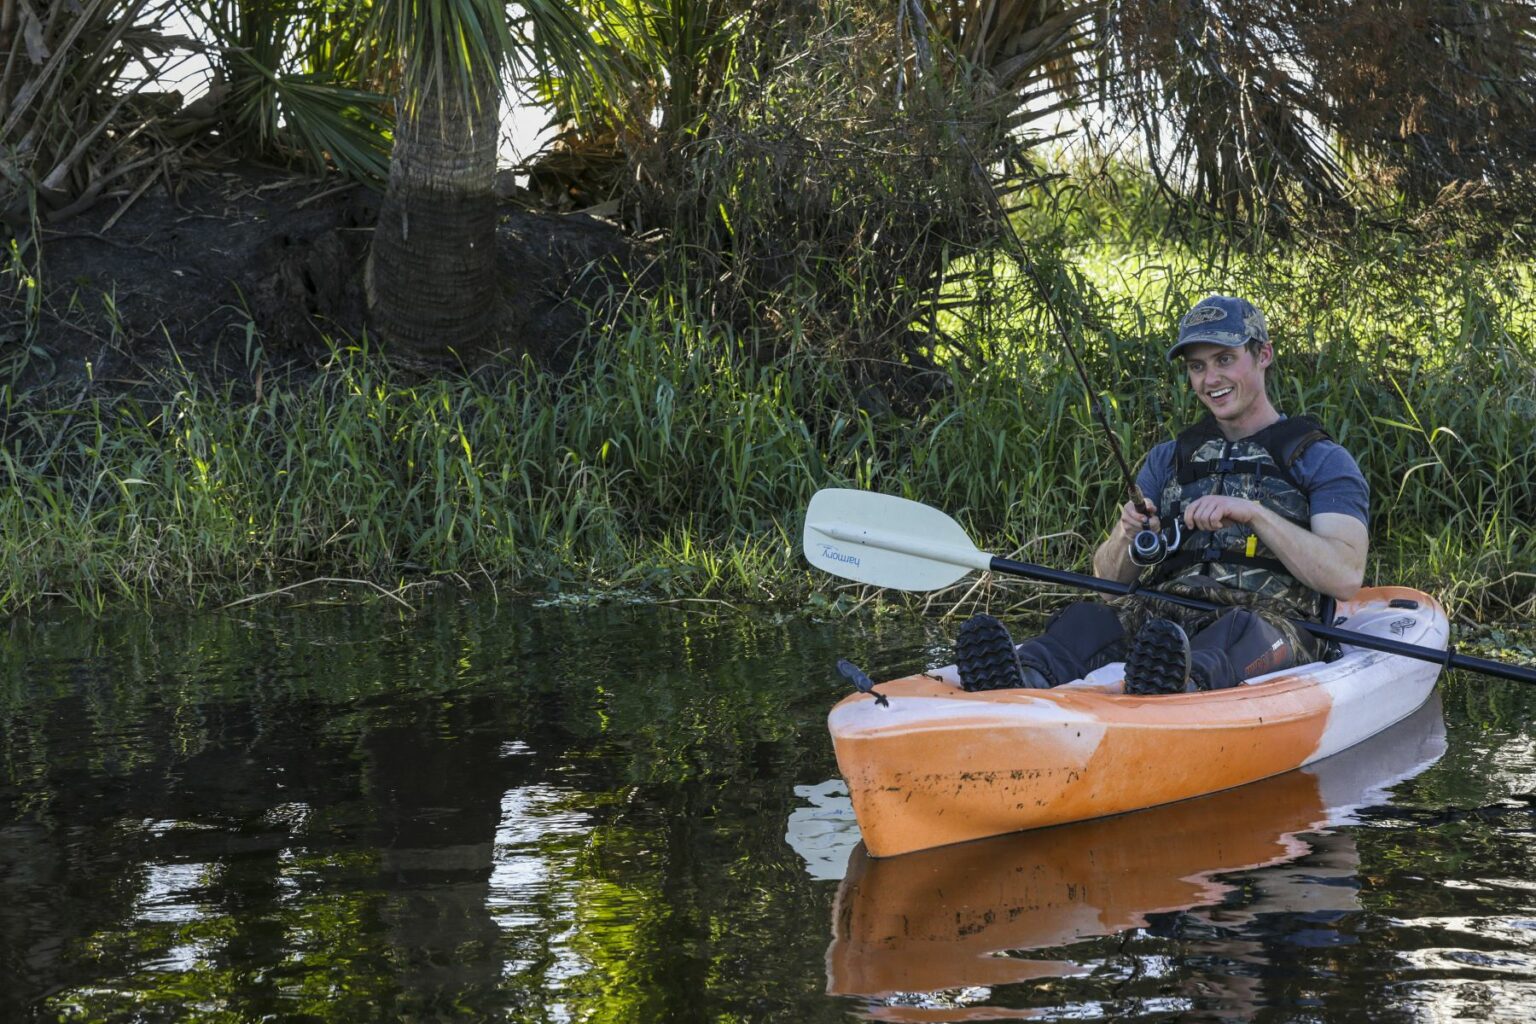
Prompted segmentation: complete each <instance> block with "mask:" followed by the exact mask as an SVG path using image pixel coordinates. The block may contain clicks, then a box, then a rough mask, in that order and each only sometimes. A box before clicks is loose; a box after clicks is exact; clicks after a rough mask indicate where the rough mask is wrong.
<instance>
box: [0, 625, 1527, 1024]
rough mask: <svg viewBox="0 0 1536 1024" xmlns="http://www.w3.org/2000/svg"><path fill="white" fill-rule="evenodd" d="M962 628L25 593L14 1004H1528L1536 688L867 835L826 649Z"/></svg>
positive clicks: (10, 1004)
mask: <svg viewBox="0 0 1536 1024" xmlns="http://www.w3.org/2000/svg"><path fill="white" fill-rule="evenodd" d="M944 632H945V631H944V629H943V628H941V627H935V626H932V625H927V626H924V625H922V624H919V623H913V622H911V621H907V620H898V619H881V620H876V621H862V622H853V623H850V622H836V623H818V622H813V621H809V620H807V619H804V618H800V617H788V618H785V619H782V620H774V619H772V618H770V617H767V616H765V615H763V614H755V615H743V614H737V613H735V612H732V611H730V610H729V609H724V608H721V607H719V606H711V605H680V606H663V607H656V606H633V607H628V606H624V607H616V606H610V607H598V608H593V607H585V608H584V607H579V606H565V607H544V608H537V607H531V606H528V605H525V604H507V603H501V604H497V603H496V602H495V601H493V600H491V598H490V597H489V596H488V595H487V596H479V597H474V598H464V597H462V595H459V596H453V595H446V596H443V597H439V598H436V599H433V600H431V601H429V602H428V603H427V605H426V607H424V608H422V609H420V610H418V611H416V612H415V613H408V612H406V611H404V610H403V609H398V608H393V607H390V606H388V605H379V606H373V607H366V608H363V607H357V606H341V605H325V604H309V605H304V606H298V607H284V608H279V607H273V606H267V607H256V608H254V609H252V608H242V609H235V610H233V611H228V612H222V613H203V614H197V615H182V614H176V615H162V616H160V617H158V618H156V619H154V620H149V619H145V618H142V617H126V618H120V619H115V620H113V621H109V622H103V623H92V622H88V621H84V620H81V619H79V618H76V617H73V616H66V615H58V616H55V617H53V618H46V619H42V620H34V621H32V622H30V623H22V622H16V623H13V624H12V625H11V626H10V630H9V638H8V642H7V643H6V644H5V646H4V654H3V664H4V677H3V681H0V731H3V732H0V737H3V738H0V1020H4V1021H13V1020H17V1021H21V1020H50V1021H51V1020H65V1021H84V1020H114V1021H117V1020H120V1021H172V1020H198V1021H217V1022H226V1021H227V1022H236V1021H239V1022H244V1021H269V1020H270V1021H332V1020H335V1021H373V1020H410V1021H437V1020H465V1021H480V1020H496V1021H771V1020H784V1021H822V1020H839V1021H840V1020H849V1019H860V1018H867V1019H875V1020H913V1021H935V1020H992V1019H1028V1020H1036V1019H1041V1020H1063V1019H1065V1020H1094V1019H1101V1020H1102V1019H1107V1020H1136V1019H1140V1020H1263V1021H1357V1020H1373V1021H1378V1020H1379V1021H1434V1022H1439V1021H1451V1020H1486V1021H1529V1020H1532V1019H1536V871H1533V870H1532V868H1533V859H1536V814H1533V808H1532V804H1531V802H1530V801H1528V800H1524V799H1521V797H1523V796H1527V795H1529V794H1530V793H1531V791H1532V790H1533V789H1536V778H1533V775H1532V772H1533V769H1536V724H1533V723H1536V697H1533V693H1532V691H1530V690H1525V689H1521V688H1520V687H1518V685H1517V684H1513V683H1503V682H1497V681H1486V680H1476V679H1470V678H1453V679H1451V680H1449V681H1448V682H1444V683H1442V687H1441V691H1442V694H1443V700H1442V701H1438V702H1434V703H1432V704H1431V705H1430V706H1428V708H1427V709H1426V711H1425V712H1423V713H1421V714H1420V715H1419V716H1417V717H1416V718H1414V719H1412V720H1410V721H1409V722H1407V723H1404V725H1403V726H1402V727H1400V728H1399V729H1397V730H1394V731H1393V733H1392V734H1390V735H1388V736H1387V737H1385V738H1384V739H1383V740H1381V741H1380V742H1376V743H1373V744H1372V746H1371V747H1370V748H1368V749H1364V750H1361V751H1359V752H1358V753H1357V755H1356V756H1354V757H1353V758H1352V759H1348V760H1345V759H1340V761H1339V763H1338V764H1337V765H1325V766H1324V769H1323V770H1320V771H1319V772H1317V773H1316V774H1315V775H1302V774H1300V773H1293V774H1292V775H1290V776H1286V777H1282V778H1281V779H1278V780H1271V781H1270V782H1268V783H1263V784H1260V785H1259V786H1255V787H1249V788H1248V789H1246V790H1239V791H1234V792H1233V793H1229V794H1222V795H1218V796H1216V797H1213V798H1208V799H1207V800H1205V801H1195V802H1191V803H1188V804H1183V805H1179V806H1177V807H1174V808H1164V809H1161V810H1157V811H1151V812H1145V813H1143V814H1139V815H1129V816H1125V817H1123V818H1119V819H1113V820H1111V821H1107V822H1098V823H1089V824H1087V825H1080V826H1071V827H1068V828H1062V829H1055V830H1049V831H1047V832H1041V833H1034V834H1029V835H1023V836H1014V837H1005V838H1002V839H998V840H992V841H989V842H985V843H974V844H969V845H967V846H963V847H957V848H954V849H952V850H946V851H934V852H932V853H928V854H919V855H914V856H913V857H908V858H895V859H892V860H887V861H870V860H869V859H868V858H865V857H864V856H863V855H862V852H861V851H857V850H851V849H850V848H851V846H852V844H853V840H854V838H855V837H854V835H853V834H852V833H851V832H850V830H849V827H848V824H847V821H846V811H845V809H844V805H843V804H842V803H841V802H840V801H839V798H838V795H837V793H836V791H835V788H834V787H832V786H829V785H827V783H829V782H830V781H832V780H834V779H835V776H836V769H835V765H834V762H833V758H832V752H831V748H830V743H829V741H828V739H827V737H826V732H825V728H824V725H823V722H824V717H825V713H826V710H827V708H828V707H829V706H830V704H831V703H832V702H833V700H835V699H836V698H837V697H838V696H840V694H841V693H842V689H841V686H840V685H839V684H838V683H837V682H836V681H835V680H834V679H833V676H832V674H831V672H830V670H829V666H830V665H831V663H832V661H833V660H834V659H835V658H836V657H838V656H849V657H852V658H854V659H855V660H856V661H860V662H861V663H862V664H863V665H864V666H865V667H866V668H867V669H869V670H870V671H871V673H872V674H874V675H876V676H880V675H889V674H892V673H893V672H895V671H897V670H900V669H906V668H910V667H915V666H921V665H923V664H928V663H932V662H933V661H934V660H935V659H936V658H938V657H940V656H942V655H943V654H944V650H943V646H942V645H943V636H944ZM1169 756H1170V757H1177V756H1178V752H1177V751H1170V752H1169ZM797 790H798V792H797ZM1349 805H1360V806H1358V807H1356V809H1355V810H1354V812H1353V813H1352V814H1347V815H1346V814H1342V813H1341V812H1340V811H1339V810H1338V809H1339V808H1344V807H1348V806H1349ZM1330 809H1332V810H1330ZM1328 825H1331V826H1332V827H1328V828H1324V826H1328ZM845 876H846V877H845Z"/></svg>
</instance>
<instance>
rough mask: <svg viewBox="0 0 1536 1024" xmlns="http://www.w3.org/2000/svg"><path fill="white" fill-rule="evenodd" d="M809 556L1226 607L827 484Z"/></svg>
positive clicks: (1334, 630) (1350, 637)
mask: <svg viewBox="0 0 1536 1024" xmlns="http://www.w3.org/2000/svg"><path fill="white" fill-rule="evenodd" d="M803 544H804V551H805V557H806V559H807V560H808V561H809V562H810V563H811V564H812V565H814V566H816V567H817V568H818V569H825V570H826V571H827V572H830V573H832V574H833V575H834V576H841V577H843V578H844V579H849V580H854V581H855V582H858V583H868V584H870V585H871V586H876V587H888V588H890V589H892V590H938V589H940V588H942V587H947V586H949V585H950V584H951V583H955V582H957V581H958V580H960V579H962V578H964V577H965V576H966V575H967V574H968V573H970V572H972V571H974V570H977V569H984V570H988V571H991V572H995V573H1000V574H1002V575H1006V576H1023V577H1026V578H1028V579H1034V580H1041V581H1043V582H1046V583H1059V584H1062V585H1064V586H1069V587H1081V588H1082V589H1084V590H1093V591H1097V592H1098V593H1101V594H1116V595H1121V596H1131V597H1145V598H1155V599H1157V600H1159V601H1166V602H1168V603H1169V604H1177V605H1182V606H1184V607H1186V608H1199V609H1203V610H1205V611H1220V610H1222V607H1221V606H1219V605H1215V604H1212V603H1211V602H1209V601H1202V600H1200V599H1199V598H1195V597H1185V596H1184V595H1182V594H1164V593H1160V592H1158V591H1150V590H1148V591H1143V590H1138V589H1136V588H1135V587H1133V586H1131V585H1129V584H1125V583H1117V582H1115V581H1114V580H1104V579H1100V578H1099V577H1097V576H1086V575H1084V574H1082V573H1077V572H1067V571H1065V570H1062V569H1050V568H1047V567H1046V566H1043V565H1032V564H1030V563H1029V562H1015V561H1013V560H1012V559H1009V558H1000V557H998V556H997V555H989V554H987V553H986V552H985V551H982V550H980V549H979V548H977V547H976V545H975V544H973V543H972V542H971V538H970V537H969V536H968V535H967V534H966V532H965V528H964V527H962V526H961V525H960V524H959V523H957V522H955V521H954V520H953V519H951V518H950V517H949V516H947V515H945V514H944V513H943V512H940V511H939V510H938V509H936V508H931V507H929V506H927V505H924V504H922V503H921V502H916V501H910V500H908V499H907V498H898V497H896V496H895V495H890V494H876V493H874V492H872V491H858V490H851V489H846V488H829V489H827V490H822V491H817V492H816V494H815V496H813V497H812V498H811V504H810V507H809V508H807V509H806V513H805V532H804V538H803ZM1290 621H1292V622H1294V623H1295V624H1296V625H1297V626H1300V627H1301V628H1302V629H1305V630H1306V631H1307V632H1309V633H1311V634H1312V635H1314V636H1319V637H1322V638H1324V639H1326V640H1334V641H1337V642H1339V643H1343V644H1349V645H1351V646H1353V647H1364V648H1366V649H1367V650H1372V651H1384V652H1386V653H1388V654H1400V655H1403V656H1404V657H1408V658H1417V659H1418V660H1420V661H1430V662H1434V663H1435V664H1437V665H1444V666H1446V667H1447V668H1460V669H1467V670H1469V671H1472V672H1481V673H1483V674H1485V675H1490V676H1498V677H1500V678H1502V679H1515V680H1519V681H1520V682H1523V683H1536V669H1532V668H1526V667H1525V666H1522V665H1506V664H1504V663H1502V662H1498V661H1491V660H1489V659H1487V658H1476V657H1473V656H1471V655H1468V654H1457V653H1455V651H1454V650H1453V649H1451V648H1447V649H1446V650H1438V649H1436V648H1433V647H1421V646H1419V645H1418V644H1406V643H1402V642H1401V641H1398V640H1388V639H1386V638H1384V637H1379V636H1369V635H1367V634H1364V633H1357V632H1355V631H1353V630H1349V629H1340V628H1338V627H1337V626H1333V625H1330V624H1325V623H1321V622H1307V621H1304V620H1301V619H1292V620H1290Z"/></svg>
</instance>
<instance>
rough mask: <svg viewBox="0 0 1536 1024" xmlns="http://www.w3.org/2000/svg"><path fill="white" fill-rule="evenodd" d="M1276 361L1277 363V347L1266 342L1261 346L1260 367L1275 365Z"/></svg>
mask: <svg viewBox="0 0 1536 1024" xmlns="http://www.w3.org/2000/svg"><path fill="white" fill-rule="evenodd" d="M1274 361H1275V346H1274V344H1273V343H1271V342H1268V341H1266V342H1265V343H1264V344H1262V345H1260V346H1259V365H1260V366H1268V365H1269V364H1270V363H1273V362H1274Z"/></svg>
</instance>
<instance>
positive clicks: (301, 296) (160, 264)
mask: <svg viewBox="0 0 1536 1024" xmlns="http://www.w3.org/2000/svg"><path fill="white" fill-rule="evenodd" d="M377 212H378V196H377V195H376V194H375V193H374V192H372V191H370V190H369V189H367V188H366V187H364V186H361V185H358V184H355V183H344V182H339V181H337V180H318V181H317V180H315V179H311V178H296V177H293V176H291V175H287V174H283V173H281V172H275V171H267V170H263V169H257V168H242V169H239V170H235V171H227V172H223V173H215V174H204V175H199V176H195V177H189V178H185V179H179V180H177V181H176V182H175V187H174V191H170V190H168V189H167V188H166V187H165V186H158V187H156V188H154V189H152V190H150V191H148V192H146V193H144V194H143V195H142V196H140V197H139V198H138V199H137V200H135V201H134V202H132V203H131V204H129V205H128V206H126V207H115V206H114V205H113V204H111V203H104V204H101V205H99V206H97V207H95V208H93V209H92V210H89V211H86V212H84V213H81V214H79V215H76V216H75V217H73V218H71V219H70V220H68V221H65V222H63V223H59V224H53V225H49V226H48V227H46V228H44V229H43V232H42V246H41V254H40V256H38V255H37V253H36V252H35V251H34V253H33V254H32V256H31V257H29V262H30V265H31V268H32V271H33V274H34V279H35V280H36V282H37V285H36V296H35V298H34V302H35V303H36V310H35V312H34V313H31V314H29V312H28V308H27V307H28V292H29V289H28V288H27V287H26V286H25V285H24V284H23V283H22V282H20V281H14V280H13V281H12V282H11V284H12V285H13V287H7V288H6V289H5V295H4V298H3V300H0V351H8V352H9V353H10V354H11V355H12V357H13V358H16V359H19V360H20V361H21V362H22V363H23V364H24V368H23V372H22V373H21V375H20V383H21V384H22V385H23V386H37V385H44V384H50V383H53V384H67V383H69V381H70V380H71V379H78V380H95V381H97V382H101V381H103V380H105V379H118V380H122V381H124V382H125V383H126V382H129V381H134V380H137V381H141V382H145V381H146V378H154V377H158V376H160V375H161V372H163V371H164V370H165V369H166V368H167V367H169V366H172V365H176V364H178V363H179V364H180V365H181V366H185V367H187V368H189V369H192V370H194V371H195V372H197V373H199V374H202V375H206V376H209V377H211V378H213V379H219V378H227V377H229V376H231V375H235V376H239V375H240V374H241V373H242V372H243V371H245V370H246V369H247V368H248V366H249V363H250V354H251V353H252V351H253V349H254V346H256V345H259V346H260V348H261V349H262V351H263V352H264V354H265V357H266V358H267V360H268V361H269V362H273V363H278V364H282V365H284V366H285V367H286V368H288V369H302V368H303V367H304V366H305V365H310V366H313V365H314V364H315V362H316V361H317V359H319V358H323V356H324V355H325V354H326V352H327V351H328V342H327V339H329V340H330V341H332V342H342V343H345V342H348V341H352V340H361V339H363V338H365V337H366V315H365V313H366V311H365V306H364V298H363V288H362V282H363V267H364V261H365V260H366V257H367V252H368V240H369V237H370V234H371V232H372V227H373V224H374V222H375V220H376V218H377ZM499 218H500V219H499V223H498V228H497V256H498V263H499V268H498V269H499V279H500V281H501V285H502V288H503V299H504V300H505V301H504V302H503V304H502V305H503V307H504V310H505V312H504V315H503V318H502V323H501V324H500V326H499V329H498V331H497V342H496V344H495V345H494V346H490V348H501V349H510V350H512V351H516V352H528V353H531V354H532V355H533V356H534V357H535V358H536V359H538V360H539V361H540V362H542V363H544V364H545V365H548V366H550V367H552V368H555V369H564V368H565V367H567V366H568V365H569V364H570V363H571V362H572V361H573V360H574V359H575V358H576V356H577V354H578V346H577V345H575V344H574V343H573V342H574V341H575V340H576V339H578V338H579V337H580V336H581V334H582V333H583V330H584V328H585V327H586V325H587V324H588V323H589V322H590V321H591V319H592V317H593V315H594V312H595V311H597V310H600V309H601V308H602V307H603V306H604V305H605V304H606V303H609V302H611V301H612V297H613V296H615V295H619V294H623V293H624V292H625V290H626V289H628V288H630V287H633V286H634V285H635V283H636V282H637V281H638V280H640V279H642V278H643V277H644V276H645V275H644V268H645V267H646V266H648V264H649V259H648V254H647V253H646V252H645V250H644V248H643V247H642V246H639V245H637V244H636V243H635V242H633V241H632V240H630V239H628V238H626V237H625V236H624V235H623V234H622V232H621V231H620V230H619V229H618V228H617V227H616V226H614V225H612V224H610V223H608V222H606V221H603V220H600V219H598V218H595V217H591V216H587V215H584V214H581V213H571V214H558V215H551V214H543V213H536V212H530V211H528V210H526V209H522V208H519V207H517V206H515V205H513V204H511V203H507V204H503V206H502V207H501V208H500V210H499ZM11 273H12V275H13V276H14V273H15V271H14V268H13V270H12V271H11ZM29 316H35V318H36V326H35V330H34V332H33V333H32V334H31V338H32V342H31V345H30V346H26V345H25V341H26V339H27V337H28V318H29ZM491 354H492V353H491V351H487V352H485V353H479V354H477V355H478V356H481V357H484V358H489V357H490V355H491ZM14 365H15V364H14V363H13V366H14Z"/></svg>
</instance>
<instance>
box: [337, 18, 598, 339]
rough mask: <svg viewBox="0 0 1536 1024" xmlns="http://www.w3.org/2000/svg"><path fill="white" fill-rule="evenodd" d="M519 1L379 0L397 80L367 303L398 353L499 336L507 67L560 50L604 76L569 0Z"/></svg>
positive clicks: (543, 60)
mask: <svg viewBox="0 0 1536 1024" xmlns="http://www.w3.org/2000/svg"><path fill="white" fill-rule="evenodd" d="M520 7H521V11H522V16H521V18H520V19H519V20H518V21H516V22H514V21H512V20H510V18H509V14H508V10H507V7H506V4H505V2H504V0H426V2H421V0H375V3H374V6H373V16H372V18H371V20H370V23H369V31H368V37H369V38H370V39H371V40H373V43H374V45H375V47H376V53H377V54H379V55H380V57H381V59H382V62H383V64H384V66H385V67H387V68H389V69H390V70H391V71H393V72H394V77H395V79H396V80H397V81H398V83H399V91H398V94H397V99H396V102H395V131H394V145H393V149H392V151H391V155H390V162H389V180H388V184H387V186H386V189H385V193H384V201H383V205H382V206H381V208H380V210H379V220H378V224H377V226H376V227H375V229H374V236H373V245H372V248H371V250H370V254H369V258H368V270H367V292H368V309H369V319H370V322H371V323H372V325H373V329H374V330H375V331H376V332H377V333H378V334H379V336H380V337H381V338H382V340H383V341H384V343H385V344H386V346H388V348H389V349H390V350H391V351H393V352H394V353H396V354H397V355H407V356H414V357H417V358H429V359H430V358H437V357H441V356H444V355H447V354H449V353H461V354H466V353H468V352H470V351H473V350H476V349H487V348H490V347H492V346H494V345H495V344H496V342H497V341H498V340H499V339H496V338H495V337H494V336H493V334H494V327H495V324H496V321H497V312H498V304H499V302H500V291H499V289H498V288H497V284H496V249H495V239H496V213H495V198H494V193H493V190H492V186H493V181H494V178H495V173H496V144H497V138H498V129H499V124H500V121H499V113H500V101H501V97H502V84H503V81H504V77H503V73H504V72H505V71H506V70H507V69H508V67H509V66H510V65H512V64H513V63H519V62H521V63H531V64H532V65H533V66H535V67H539V66H545V65H546V64H547V62H550V61H553V62H556V63H558V64H559V65H560V66H562V67H564V68H566V69H567V70H568V71H573V70H575V69H580V71H581V74H579V75H576V74H573V75H572V76H571V77H573V78H579V79H582V80H584V81H586V82H588V83H599V82H601V81H602V80H603V74H602V71H601V68H600V67H599V66H597V65H595V64H594V63H592V61H591V60H589V57H591V56H592V55H593V54H594V53H595V51H594V50H593V48H592V47H591V46H590V45H589V43H588V38H589V33H588V32H587V30H586V28H585V27H584V26H582V25H581V24H580V22H579V21H578V19H577V18H576V16H575V12H574V10H573V8H572V7H571V6H570V5H567V4H565V3H562V2H560V0H523V2H522V3H521V5H520ZM591 87H596V86H592V85H589V86H588V88H591Z"/></svg>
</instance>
